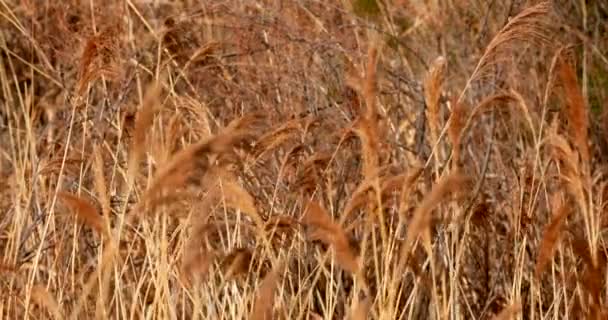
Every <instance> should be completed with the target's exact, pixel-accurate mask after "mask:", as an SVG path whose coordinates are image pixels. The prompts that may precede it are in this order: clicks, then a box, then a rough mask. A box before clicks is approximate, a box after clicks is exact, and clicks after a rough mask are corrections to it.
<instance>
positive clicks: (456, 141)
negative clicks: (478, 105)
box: [448, 101, 467, 167]
mask: <svg viewBox="0 0 608 320" xmlns="http://www.w3.org/2000/svg"><path fill="white" fill-rule="evenodd" d="M466 113H467V108H466V106H465V105H464V104H463V103H462V102H458V101H454V104H453V105H452V114H451V115H450V120H449V127H448V138H449V139H450V143H451V144H452V163H453V165H454V166H456V167H458V166H460V148H461V145H460V144H461V141H462V132H463V129H464V128H465V125H466V123H465V121H466V120H465V119H466Z"/></svg>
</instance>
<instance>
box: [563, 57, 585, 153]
mask: <svg viewBox="0 0 608 320" xmlns="http://www.w3.org/2000/svg"><path fill="white" fill-rule="evenodd" d="M558 75H559V78H560V80H561V82H562V85H563V88H564V92H565V97H566V102H567V105H568V107H567V112H566V114H567V119H568V127H569V131H570V136H571V138H572V140H573V142H574V144H575V146H576V148H577V149H578V152H579V153H580V154H581V160H582V162H583V163H584V164H585V165H589V161H590V159H591V158H590V157H591V156H590V154H589V142H588V140H587V139H588V138H587V130H588V129H589V115H588V112H587V106H586V104H585V98H584V97H583V94H582V93H581V90H580V88H579V86H578V81H577V80H576V72H575V71H574V68H572V66H571V65H570V64H569V63H567V62H566V61H565V60H564V59H562V63H560V64H559V68H558Z"/></svg>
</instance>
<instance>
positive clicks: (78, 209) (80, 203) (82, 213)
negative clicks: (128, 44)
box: [57, 192, 108, 236]
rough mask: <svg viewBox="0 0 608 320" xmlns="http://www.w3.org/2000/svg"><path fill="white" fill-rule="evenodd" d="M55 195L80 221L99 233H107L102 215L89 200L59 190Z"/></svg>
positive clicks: (105, 234)
mask: <svg viewBox="0 0 608 320" xmlns="http://www.w3.org/2000/svg"><path fill="white" fill-rule="evenodd" d="M57 197H58V198H59V199H60V200H61V201H62V202H63V203H64V204H65V205H66V206H67V207H69V208H70V209H71V210H72V212H74V214H75V215H76V217H77V218H78V220H80V221H81V222H82V223H84V224H86V225H87V226H89V227H90V228H92V229H93V230H95V231H97V232H98V233H99V234H100V235H104V236H107V235H108V232H107V231H108V230H107V229H106V225H105V224H104V222H103V217H102V216H101V215H100V214H99V212H98V211H97V209H96V208H95V207H94V206H93V204H91V202H89V201H88V200H85V199H83V198H81V197H79V196H77V195H75V194H72V193H69V192H59V193H57Z"/></svg>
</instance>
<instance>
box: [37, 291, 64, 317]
mask: <svg viewBox="0 0 608 320" xmlns="http://www.w3.org/2000/svg"><path fill="white" fill-rule="evenodd" d="M31 292H32V300H34V302H35V303H36V304H38V305H39V306H41V307H43V308H44V309H46V311H47V312H48V313H49V314H50V315H51V316H52V317H53V319H64V317H63V315H62V313H61V308H60V307H59V304H58V303H57V301H55V298H53V296H52V295H51V294H50V293H49V292H48V291H47V289H46V288H45V287H44V286H41V285H34V286H33V287H32V291H31Z"/></svg>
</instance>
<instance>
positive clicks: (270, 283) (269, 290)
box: [249, 267, 280, 320]
mask: <svg viewBox="0 0 608 320" xmlns="http://www.w3.org/2000/svg"><path fill="white" fill-rule="evenodd" d="M279 269H280V268H279V267H276V268H275V269H273V270H272V271H270V272H269V273H268V274H267V275H266V276H265V277H264V280H262V283H261V284H260V287H259V288H258V291H257V294H256V296H255V301H254V302H253V309H252V310H251V315H250V316H249V319H251V320H270V319H272V318H273V316H272V309H273V307H274V296H275V291H276V289H277V282H278V281H279Z"/></svg>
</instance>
